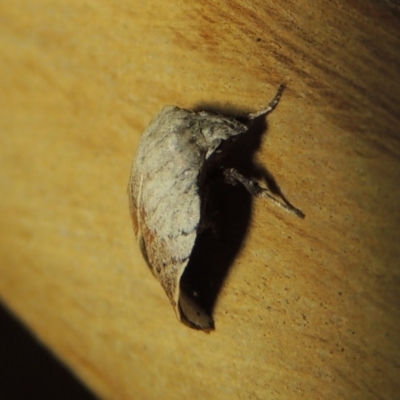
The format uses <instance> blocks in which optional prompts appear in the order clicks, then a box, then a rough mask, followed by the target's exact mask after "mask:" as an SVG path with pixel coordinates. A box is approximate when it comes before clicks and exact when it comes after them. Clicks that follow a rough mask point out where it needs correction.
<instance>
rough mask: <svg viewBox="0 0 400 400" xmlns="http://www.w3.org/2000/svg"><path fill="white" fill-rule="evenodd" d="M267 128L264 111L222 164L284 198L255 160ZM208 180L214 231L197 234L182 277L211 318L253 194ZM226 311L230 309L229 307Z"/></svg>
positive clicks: (235, 115)
mask: <svg viewBox="0 0 400 400" xmlns="http://www.w3.org/2000/svg"><path fill="white" fill-rule="evenodd" d="M197 110H198V111H200V110H202V111H208V112H212V113H216V114H223V115H224V116H232V117H233V118H236V119H238V120H240V121H242V122H245V121H246V119H245V117H240V114H239V113H238V112H237V110H227V109H226V108H223V109H221V108H219V107H213V106H210V105H208V106H207V105H205V106H204V105H203V106H201V107H200V106H199V107H198V109H197ZM221 111H222V112H221ZM238 115H239V116H238ZM241 115H243V113H241ZM267 128H268V125H267V121H266V118H265V115H263V116H260V117H258V118H257V119H255V120H254V121H253V123H252V125H251V127H250V129H249V130H248V131H247V132H245V133H244V134H242V135H239V137H237V139H236V140H235V141H234V142H233V143H226V145H228V146H229V149H228V151H226V155H224V157H223V158H222V159H221V165H220V167H223V168H235V169H237V170H238V171H239V172H240V173H241V174H243V175H244V176H246V177H249V178H251V179H254V180H256V181H258V182H260V184H261V185H266V186H267V187H268V189H269V190H270V191H271V192H272V193H273V194H275V195H277V196H278V197H281V198H282V199H283V200H284V201H286V199H285V197H284V196H283V194H282V192H281V189H280V188H279V185H278V183H277V182H276V180H275V178H274V177H273V175H272V174H271V173H270V171H268V169H267V168H266V167H264V166H261V165H257V164H256V163H255V162H254V156H255V153H256V151H257V150H258V149H259V148H260V145H261V141H262V139H263V138H264V137H265V136H266V135H267V132H268V129H267ZM224 145H225V143H224ZM208 184H209V185H210V194H209V200H208V201H209V202H210V203H211V204H212V205H213V210H215V211H214V213H213V214H212V216H211V218H212V223H213V226H212V228H213V229H210V228H208V229H206V230H204V231H203V232H200V233H199V234H198V236H197V239H196V243H195V246H194V248H193V251H192V254H191V257H190V260H189V263H188V265H187V267H186V269H185V272H184V274H183V276H182V278H181V286H182V287H184V288H185V291H186V292H189V293H191V294H192V295H193V296H194V297H195V298H196V303H198V304H199V305H200V306H201V307H202V308H203V309H204V311H206V312H207V313H208V314H209V315H210V316H212V315H213V312H214V309H215V306H216V304H217V301H218V297H219V294H220V292H221V290H222V288H223V286H224V282H225V280H226V278H227V276H228V274H229V271H230V268H231V267H232V265H233V263H234V260H235V259H236V257H237V256H238V254H239V252H240V250H241V249H242V247H243V245H244V243H245V240H246V236H247V234H248V232H249V227H250V223H251V220H252V205H253V197H252V195H251V194H250V193H248V192H247V191H246V189H245V188H244V187H243V186H242V185H240V184H237V185H236V186H231V185H229V184H227V183H225V182H224V181H223V179H222V178H220V179H218V178H217V179H210V180H209V182H208ZM225 312H226V313H228V312H229V310H225Z"/></svg>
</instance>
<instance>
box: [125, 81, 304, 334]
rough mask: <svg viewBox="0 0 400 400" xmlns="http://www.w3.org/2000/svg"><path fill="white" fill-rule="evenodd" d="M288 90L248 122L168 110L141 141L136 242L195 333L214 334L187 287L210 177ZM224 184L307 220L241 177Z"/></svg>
mask: <svg viewBox="0 0 400 400" xmlns="http://www.w3.org/2000/svg"><path fill="white" fill-rule="evenodd" d="M283 90H284V85H281V86H280V87H279V89H278V91H277V93H276V95H275V97H274V98H273V100H272V101H271V102H270V103H269V104H268V106H267V107H266V108H264V109H262V110H260V111H258V112H255V113H251V114H249V115H247V117H246V118H245V119H244V120H245V121H246V122H240V121H239V120H237V119H235V118H231V117H227V116H223V115H219V114H212V113H209V112H205V111H202V112H193V111H189V110H185V109H182V108H179V107H176V106H166V107H164V108H163V109H162V110H161V112H160V113H159V114H158V115H156V117H155V118H154V119H153V120H152V121H151V123H150V125H149V126H148V127H147V129H146V130H145V132H144V133H143V135H142V137H141V140H140V143H139V146H138V149H137V153H136V157H135V159H134V162H133V166H132V171H131V176H130V180H129V185H128V195H129V205H130V214H131V217H132V221H133V228H134V232H135V236H136V239H137V241H138V244H139V247H140V250H141V252H142V254H143V256H144V258H145V260H146V262H147V264H148V266H149V268H150V269H151V271H152V272H153V274H154V275H155V277H156V278H157V279H158V280H159V282H160V283H161V286H162V287H163V289H164V291H165V293H166V294H167V296H168V298H169V300H170V302H171V304H172V307H173V308H174V310H175V313H176V315H177V317H178V319H179V320H180V321H181V322H183V323H184V324H185V325H187V326H189V327H191V328H195V329H200V330H205V331H209V330H212V329H214V321H213V319H212V317H211V316H210V315H208V314H207V313H206V312H205V311H204V310H203V308H202V307H201V306H200V305H199V304H197V302H196V298H195V297H194V296H192V295H191V294H190V293H188V292H187V291H186V290H185V289H184V288H183V287H181V277H182V274H183V272H184V270H185V268H186V266H187V265H188V262H189V259H190V256H191V253H192V250H193V247H194V244H195V240H196V237H197V235H198V233H199V232H200V230H201V229H202V227H204V226H206V225H207V223H206V221H205V219H206V218H207V216H206V215H204V214H205V212H204V209H205V207H204V202H206V200H207V199H206V196H205V195H204V193H206V192H207V186H208V174H207V171H208V170H209V169H210V168H214V167H215V164H216V163H218V162H220V159H221V155H222V156H223V154H221V152H223V150H221V144H222V143H223V142H226V141H232V140H234V138H235V137H237V136H238V135H242V134H244V133H246V132H247V131H248V130H249V127H250V126H251V125H252V123H253V121H254V120H255V119H256V118H257V117H260V116H261V115H265V116H266V115H267V114H269V113H270V112H271V111H273V110H274V108H275V107H276V105H277V104H278V102H279V100H280V98H281V96H282V92H283ZM223 176H224V179H225V181H226V182H227V183H228V184H232V185H235V184H236V183H240V184H242V185H243V186H244V187H245V188H246V189H247V190H248V191H249V192H250V193H251V194H252V195H254V196H257V197H267V198H269V199H271V200H273V201H274V202H275V203H276V204H278V205H279V206H281V207H283V208H286V209H287V210H289V211H291V212H294V213H295V214H296V215H297V216H299V217H304V214H303V213H302V212H301V211H300V210H298V209H297V208H295V207H293V206H292V205H291V204H289V203H284V202H281V201H279V200H277V199H276V198H275V197H274V196H273V195H272V194H271V193H270V192H269V190H268V189H267V188H263V187H261V186H260V185H259V184H258V183H257V182H255V181H253V180H251V179H249V178H247V177H245V176H243V175H242V174H240V173H239V172H238V171H237V170H236V169H232V168H230V169H225V170H223Z"/></svg>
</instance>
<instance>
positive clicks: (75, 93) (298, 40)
mask: <svg viewBox="0 0 400 400" xmlns="http://www.w3.org/2000/svg"><path fill="white" fill-rule="evenodd" d="M397 4H398V3H397V2H395V1H372V0H363V1H361V0H351V1H345V0H337V1H321V0H316V1H310V0H305V1H289V0H282V1H279V2H278V1H269V0H264V1H262V0H250V1H242V0H234V1H211V0H203V1H187V2H183V1H177V0H171V1H165V2H161V1H152V0H150V1H146V2H140V1H127V0H119V1H110V0H96V1H94V0H71V1H68V2H61V1H54V0H53V1H52V0H33V1H31V0H13V1H10V0H0V174H1V175H0V184H1V186H0V191H1V195H0V209H1V217H0V224H1V229H0V298H1V300H2V301H3V302H4V303H5V304H6V305H7V306H8V307H9V308H10V309H11V310H12V311H13V312H15V313H16V315H17V316H18V317H19V318H21V320H22V321H24V322H25V323H26V324H27V325H28V326H29V327H30V329H31V330H32V332H34V333H35V334H36V335H37V336H38V337H39V339H40V340H41V341H43V342H44V343H45V344H46V345H47V346H48V347H49V348H51V349H52V350H53V351H54V352H55V353H56V354H57V355H58V356H59V357H60V358H61V359H62V360H63V361H64V362H65V363H66V364H67V365H68V366H69V367H70V368H71V369H72V370H73V371H74V372H75V373H76V374H77V376H79V377H80V378H81V379H82V380H83V381H84V382H86V383H87V385H89V386H90V387H91V388H92V389H93V390H95V391H96V392H97V393H98V395H99V396H100V397H102V398H106V399H160V398H168V399H185V398H191V399H232V398H234V399H363V400H365V399H377V398H379V399H396V398H399V397H398V396H399V393H400V383H399V382H400V379H399V378H400V364H399V360H400V307H399V306H400V266H399V265H400V231H399V226H400V142H399V139H400V132H399V131H400V116H399V111H400V51H399V49H400V8H399V6H398V5H397ZM281 82H285V83H286V84H287V86H288V89H287V90H286V92H285V94H284V97H283V99H282V101H281V103H280V104H279V106H278V108H277V110H276V111H275V112H274V113H273V114H271V116H270V118H269V128H268V134H267V135H265V136H264V137H263V140H262V143H261V146H260V148H259V150H258V152H257V161H258V162H259V163H261V164H262V165H265V166H266V167H267V168H268V170H269V171H270V172H271V173H272V174H273V175H274V177H275V178H276V180H277V182H278V183H279V185H280V187H281V188H282V190H283V191H284V193H285V194H286V195H287V196H288V198H289V199H290V201H291V202H293V203H294V204H295V205H296V206H298V207H300V208H301V209H302V210H303V211H304V212H305V213H306V218H305V219H304V220H299V219H297V218H294V217H293V216H291V215H289V214H286V213H285V212H283V211H281V210H279V209H276V208H275V207H274V206H273V205H271V204H270V203H269V202H268V201H265V200H256V201H254V203H253V207H254V208H253V214H252V220H251V223H250V226H249V229H248V234H247V236H246V238H245V241H244V243H243V247H242V249H241V251H240V254H239V255H238V256H237V257H236V258H235V262H234V264H233V265H232V268H231V270H230V273H229V275H228V277H227V279H226V280H225V284H224V286H223V288H222V291H221V293H220V296H219V298H218V302H217V305H216V308H215V312H214V318H215V322H216V331H215V332H213V333H211V334H204V333H202V332H197V331H193V330H190V329H188V328H186V327H184V326H183V325H181V324H179V323H178V322H177V320H176V318H175V315H174V313H173V311H172V308H171V307H170V305H169V304H168V300H167V298H166V296H165V294H164V293H163V291H162V289H161V287H160V285H159V284H158V282H156V281H155V280H154V278H153V276H152V275H151V274H150V272H149V271H148V269H147V267H146V266H145V263H144V261H143V260H142V257H141V255H140V253H139V250H138V247H137V246H136V243H135V241H134V236H133V231H132V227H131V221H130V218H129V213H128V202H127V196H126V186H127V181H128V176H129V172H130V165H131V162H132V159H133V155H134V152H135V149H136V146H137V144H138V140H139V138H140V135H141V133H142V131H143V129H144V128H145V127H146V125H147V124H148V123H149V121H150V120H151V118H152V117H153V116H154V115H155V114H156V113H157V112H158V111H159V110H160V109H161V107H162V106H164V105H165V104H177V105H179V106H181V107H186V108H191V107H197V106H198V105H201V104H212V105H213V106H215V107H219V108H223V107H227V108H233V109H237V110H242V111H254V110H257V109H258V108H259V107H260V106H262V105H265V104H266V102H267V101H269V100H270V99H271V97H272V96H273V94H274V93H275V90H276V88H277V86H278V84H279V83H281Z"/></svg>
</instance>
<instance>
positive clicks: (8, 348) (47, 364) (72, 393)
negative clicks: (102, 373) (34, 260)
mask: <svg viewBox="0 0 400 400" xmlns="http://www.w3.org/2000/svg"><path fill="white" fill-rule="evenodd" d="M0 399H2V400H31V399H32V400H34V399H52V400H63V399H66V400H67V399H68V400H71V399H74V400H97V399H98V398H97V397H95V396H94V394H93V393H92V392H90V390H89V389H88V388H86V387H85V386H84V385H83V384H82V383H81V382H80V381H79V380H78V379H76V378H75V377H74V375H73V374H72V373H71V372H70V371H69V370H68V369H67V368H66V367H65V366H64V365H63V364H62V363H61V362H60V361H59V360H58V359H57V358H55V357H54V356H53V355H52V354H51V353H50V352H49V351H48V350H47V349H46V348H45V347H44V346H42V345H41V344H40V343H39V342H38V341H37V340H36V339H35V337H34V336H33V335H32V334H31V333H30V332H29V331H28V330H27V329H26V328H25V327H24V326H23V325H22V324H21V323H20V322H19V321H18V320H17V319H16V318H15V317H14V316H13V315H12V313H11V312H9V311H8V310H7V309H6V308H5V307H4V305H3V304H2V303H1V302H0Z"/></svg>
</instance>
